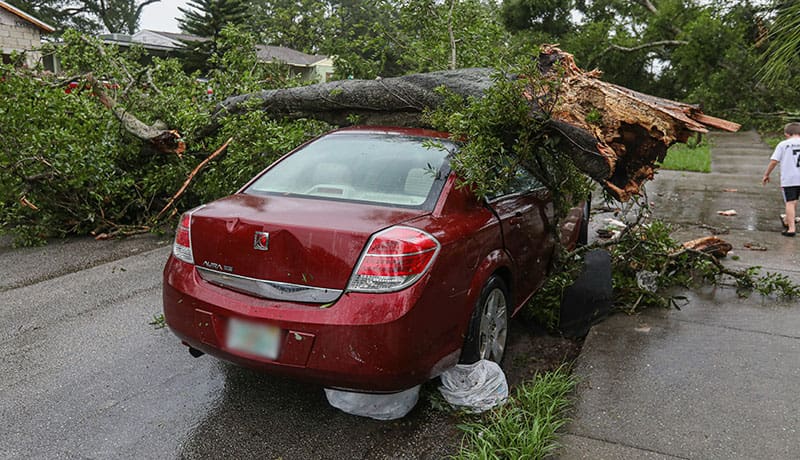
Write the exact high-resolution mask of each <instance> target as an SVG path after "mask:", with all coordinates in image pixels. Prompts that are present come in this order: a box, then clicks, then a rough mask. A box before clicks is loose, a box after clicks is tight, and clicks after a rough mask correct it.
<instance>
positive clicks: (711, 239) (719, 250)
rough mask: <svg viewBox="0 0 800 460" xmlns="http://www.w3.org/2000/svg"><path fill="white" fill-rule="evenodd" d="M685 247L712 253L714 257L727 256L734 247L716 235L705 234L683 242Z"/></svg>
mask: <svg viewBox="0 0 800 460" xmlns="http://www.w3.org/2000/svg"><path fill="white" fill-rule="evenodd" d="M683 247H684V248H686V249H693V250H695V251H700V252H704V253H706V254H711V255H712V256H714V257H725V256H727V255H728V253H729V252H730V251H731V249H733V246H732V245H731V244H730V243H728V242H727V241H725V240H723V239H721V238H718V237H716V236H705V237H702V238H697V239H694V240H691V241H686V242H684V243H683Z"/></svg>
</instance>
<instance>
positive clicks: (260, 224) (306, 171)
mask: <svg viewBox="0 0 800 460" xmlns="http://www.w3.org/2000/svg"><path fill="white" fill-rule="evenodd" d="M455 149H456V146H455V145H454V144H452V143H451V142H450V141H449V140H448V138H447V135H446V134H443V133H438V132H433V131H427V130H418V129H414V130H412V129H399V128H350V129H342V130H337V131H334V132H331V133H328V134H326V135H324V136H321V137H319V138H317V139H315V140H313V141H311V142H309V143H307V144H305V145H303V146H301V147H300V148H298V149H296V150H294V151H293V152H291V153H289V154H287V155H286V156H284V157H283V158H281V159H280V160H279V161H277V162H276V163H274V164H273V165H271V166H270V167H269V168H267V169H266V170H265V171H264V172H262V173H261V174H259V175H258V176H257V177H255V178H254V179H253V180H252V181H250V183H248V184H247V185H245V186H244V187H243V188H242V189H241V190H240V191H239V192H237V193H236V194H234V195H231V196H229V197H226V198H223V199H220V200H217V201H215V202H212V203H210V204H206V205H203V206H200V207H198V208H195V209H193V210H191V211H189V212H187V213H185V214H184V215H183V216H182V218H181V221H180V224H179V226H178V229H177V234H176V237H175V243H174V246H173V251H172V255H171V256H170V257H169V260H168V261H167V264H166V267H165V268H164V290H163V300H164V316H165V318H166V322H167V324H168V325H169V327H170V329H171V330H172V331H173V332H174V333H175V335H177V336H178V337H179V338H180V339H181V340H182V341H183V343H184V344H186V345H188V346H189V347H190V352H191V353H192V354H193V355H194V356H199V355H200V354H202V353H209V354H211V355H214V356H217V357H219V358H221V359H224V360H227V361H231V362H234V363H237V364H240V365H243V366H246V367H251V368H255V369H260V370H263V371H265V372H268V373H272V374H277V375H284V376H289V377H292V378H297V379H303V380H306V381H311V382H316V383H319V384H321V385H325V386H327V387H333V388H339V389H346V390H355V391H368V392H393V391H400V390H405V389H407V388H410V387H412V386H414V385H417V384H419V383H422V382H425V381H426V380H428V379H430V378H433V377H435V376H437V375H439V374H440V373H441V372H442V371H443V370H445V369H447V368H449V367H451V366H453V365H455V364H457V363H458V362H474V361H476V360H478V359H481V358H485V359H491V360H494V361H497V362H499V361H500V360H501V359H502V357H503V352H504V349H505V346H506V335H507V331H508V321H509V315H513V314H514V313H516V312H517V311H518V310H519V309H520V307H521V306H522V305H523V304H524V303H525V301H526V300H527V299H528V298H529V297H530V296H531V295H532V294H533V293H534V291H535V290H536V289H537V288H538V287H539V286H540V285H541V283H542V282H543V280H544V277H545V274H546V272H547V269H548V266H549V263H550V258H551V255H552V253H553V248H554V243H555V242H554V240H553V237H552V233H551V232H549V231H548V226H549V225H550V220H551V219H552V217H553V206H552V204H551V202H550V201H549V193H548V192H547V190H546V189H544V188H543V187H541V185H540V184H538V183H537V182H536V181H535V179H533V177H532V176H530V175H527V174H525V173H524V172H523V171H520V172H519V174H517V176H516V178H515V180H514V183H513V184H512V186H511V187H509V189H508V190H506V191H505V192H503V193H500V194H499V195H498V196H497V197H494V198H492V199H489V200H488V201H487V200H480V199H478V198H476V197H475V196H474V195H473V194H472V193H471V192H470V191H469V190H468V189H467V188H465V187H458V181H457V178H456V176H455V174H454V173H452V172H451V171H450V167H449V161H448V160H449V156H450V155H451V154H452V152H453V151H454V150H455ZM584 215H585V210H582V209H580V208H576V209H574V210H573V212H572V213H571V214H570V216H568V218H567V219H566V221H565V222H564V223H563V231H562V234H563V239H564V241H562V243H564V244H566V245H567V246H571V245H574V244H575V243H577V242H578V240H579V239H580V238H582V237H583V238H585V225H584V223H585V218H584ZM582 233H583V235H582Z"/></svg>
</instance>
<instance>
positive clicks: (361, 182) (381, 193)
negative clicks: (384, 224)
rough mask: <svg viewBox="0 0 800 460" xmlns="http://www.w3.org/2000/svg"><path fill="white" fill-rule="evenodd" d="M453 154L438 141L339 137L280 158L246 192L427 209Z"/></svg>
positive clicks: (386, 136)
mask: <svg viewBox="0 0 800 460" xmlns="http://www.w3.org/2000/svg"><path fill="white" fill-rule="evenodd" d="M454 150H455V145H454V144H453V143H451V142H449V141H446V140H442V139H436V140H433V139H431V138H426V137H414V136H407V135H401V134H392V133H337V134H334V135H328V136H324V137H322V138H320V139H318V140H316V141H314V142H312V143H310V144H308V145H307V146H305V147H303V148H302V149H300V150H298V151H297V152H295V153H294V154H292V155H289V156H288V157H286V158H284V159H283V160H282V161H281V162H280V163H278V164H276V165H275V166H273V167H272V168H271V169H270V170H269V171H267V172H266V173H264V174H263V175H262V176H261V177H259V178H258V179H257V180H256V181H255V182H253V184H252V185H250V186H249V187H248V188H247V189H246V190H245V193H258V194H281V195H284V194H289V195H293V196H308V197H320V198H326V199H336V200H345V201H363V202H368V203H380V204H388V205H394V206H409V207H422V208H428V207H432V203H433V202H435V200H436V199H437V198H438V196H439V193H440V192H441V189H442V184H443V182H444V181H443V177H444V174H443V168H444V167H446V162H445V159H446V157H447V156H448V155H449V154H450V153H451V152H452V151H454Z"/></svg>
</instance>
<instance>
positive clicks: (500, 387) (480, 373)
mask: <svg viewBox="0 0 800 460" xmlns="http://www.w3.org/2000/svg"><path fill="white" fill-rule="evenodd" d="M440 378H441V380H442V386H441V387H439V391H440V392H441V393H442V396H444V399H445V400H447V402H448V403H450V404H451V405H453V406H459V407H462V408H465V409H467V410H468V411H470V412H483V411H486V410H489V409H491V408H492V407H495V406H497V405H499V404H503V403H504V402H506V400H507V399H508V383H507V382H506V374H504V373H503V369H501V368H500V366H499V365H498V364H497V363H495V362H494V361H489V360H486V359H482V360H480V361H478V362H476V363H474V364H458V365H456V366H455V367H453V368H451V369H448V370H446V371H444V372H443V373H442V375H441V376H440Z"/></svg>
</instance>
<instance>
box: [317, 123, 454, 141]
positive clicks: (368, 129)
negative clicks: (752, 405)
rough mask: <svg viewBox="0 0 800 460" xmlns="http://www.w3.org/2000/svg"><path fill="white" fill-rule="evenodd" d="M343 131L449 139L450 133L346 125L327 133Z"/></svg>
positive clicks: (395, 127)
mask: <svg viewBox="0 0 800 460" xmlns="http://www.w3.org/2000/svg"><path fill="white" fill-rule="evenodd" d="M340 133H342V134H344V133H365V134H398V135H405V136H414V137H430V138H435V139H449V138H450V134H448V133H445V132H442V131H436V130H433V129H424V128H404V127H400V126H348V127H345V128H339V129H336V130H333V131H331V132H330V133H328V135H333V134H340Z"/></svg>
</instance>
